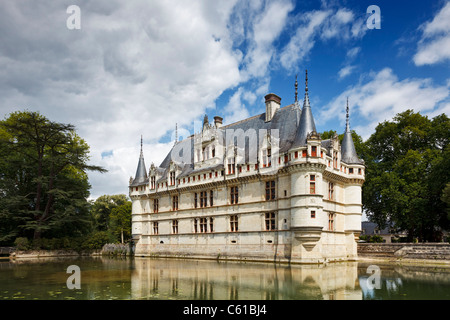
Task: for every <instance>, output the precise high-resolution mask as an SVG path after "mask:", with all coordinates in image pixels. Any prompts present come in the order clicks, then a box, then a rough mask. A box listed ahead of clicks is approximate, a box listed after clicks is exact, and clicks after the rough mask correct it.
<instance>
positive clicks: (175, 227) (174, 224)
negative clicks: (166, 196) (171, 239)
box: [172, 220, 178, 234]
mask: <svg viewBox="0 0 450 320" xmlns="http://www.w3.org/2000/svg"><path fill="white" fill-rule="evenodd" d="M172 233H174V234H177V233H178V220H172Z"/></svg>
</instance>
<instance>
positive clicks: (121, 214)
mask: <svg viewBox="0 0 450 320" xmlns="http://www.w3.org/2000/svg"><path fill="white" fill-rule="evenodd" d="M110 228H111V231H112V233H113V234H114V235H115V236H116V237H117V238H119V237H120V241H121V243H124V240H125V239H129V238H130V237H131V201H127V202H126V203H124V204H122V205H120V206H117V207H115V208H114V209H112V210H111V214H110Z"/></svg>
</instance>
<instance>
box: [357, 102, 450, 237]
mask: <svg viewBox="0 0 450 320" xmlns="http://www.w3.org/2000/svg"><path fill="white" fill-rule="evenodd" d="M449 139H450V120H449V118H448V117H447V116H446V115H445V114H442V115H440V116H437V117H435V118H433V119H432V120H430V119H428V118H427V117H426V116H422V115H420V114H419V113H414V112H413V111H412V110H407V111H405V112H403V113H400V114H397V115H396V116H395V117H394V118H393V121H385V122H383V123H380V124H379V125H378V126H377V127H376V130H375V133H374V134H372V136H371V137H370V138H369V139H368V140H367V141H366V142H365V154H364V160H365V162H366V166H367V168H366V182H365V183H364V185H363V207H364V209H365V210H366V212H367V215H368V217H369V219H370V220H372V221H374V222H376V223H377V224H378V225H380V226H382V227H384V226H387V225H388V224H393V225H395V226H396V227H397V228H399V229H401V230H404V231H407V233H408V237H409V239H410V240H411V239H412V238H414V237H417V238H418V239H419V240H420V241H436V240H439V236H440V232H441V231H442V230H445V229H448V228H449V219H448V217H447V214H446V209H445V203H444V202H443V201H442V199H441V198H442V194H443V190H444V188H445V186H446V184H447V183H448V182H449V181H450V179H449V168H450V148H449V145H448V142H449Z"/></svg>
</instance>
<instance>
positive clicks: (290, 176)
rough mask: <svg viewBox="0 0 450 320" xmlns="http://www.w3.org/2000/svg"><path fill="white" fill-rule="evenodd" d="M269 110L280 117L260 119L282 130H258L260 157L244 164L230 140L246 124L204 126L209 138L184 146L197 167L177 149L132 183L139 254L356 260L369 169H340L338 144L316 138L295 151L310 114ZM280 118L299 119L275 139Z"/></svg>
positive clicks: (204, 136)
mask: <svg viewBox="0 0 450 320" xmlns="http://www.w3.org/2000/svg"><path fill="white" fill-rule="evenodd" d="M266 99H267V96H266ZM280 100H281V99H280ZM278 103H279V101H278ZM267 106H269V107H270V110H268V111H269V112H270V113H271V115H270V116H269V117H267V114H262V115H260V117H259V118H258V119H261V120H258V121H261V122H260V123H265V124H264V125H266V126H267V125H269V124H270V121H272V122H274V123H273V124H272V127H271V132H270V134H266V132H265V131H264V132H263V131H260V132H259V133H260V134H259V136H258V139H259V140H258V141H259V143H258V144H257V145H258V147H257V156H256V157H254V158H253V159H252V157H251V156H249V155H248V154H245V153H242V154H241V155H242V156H241V157H240V156H239V150H238V151H236V149H237V148H236V142H235V140H234V139H231V140H229V141H228V142H227V141H226V138H223V137H222V136H221V134H225V132H227V131H226V130H227V129H230V131H229V133H232V131H231V129H232V128H234V130H236V129H237V127H238V126H239V125H241V124H240V123H238V124H235V125H234V127H233V125H229V126H223V127H222V126H221V122H217V123H215V124H209V123H208V122H207V121H206V119H205V124H204V127H203V130H202V132H200V133H196V134H195V135H193V136H191V137H189V138H187V139H185V140H183V141H181V142H179V143H178V145H181V144H182V143H184V146H185V148H184V151H185V152H186V150H187V149H186V146H190V147H189V149H192V152H193V155H191V158H192V159H193V163H192V164H187V163H186V162H177V161H174V156H173V154H174V152H175V151H172V152H171V153H172V156H171V154H169V155H168V158H166V160H165V161H164V162H163V164H162V165H161V166H160V167H155V166H153V165H152V166H151V168H150V170H149V172H148V176H146V177H145V179H141V180H140V181H141V182H138V183H136V181H137V180H136V179H137V177H136V178H135V181H133V179H131V180H130V198H131V200H132V202H133V206H132V233H133V237H134V239H135V241H136V251H135V254H136V255H137V256H158V257H185V258H206V259H230V260H257V261H275V262H288V263H323V262H329V261H346V260H356V258H357V246H356V239H357V238H358V236H359V233H360V231H361V213H362V204H361V186H362V184H363V182H364V169H365V168H364V164H363V162H362V161H361V162H358V163H345V162H343V161H341V146H340V144H339V141H338V139H337V136H336V137H334V138H332V139H328V140H326V141H322V140H321V139H320V137H319V135H317V134H316V133H315V132H314V131H313V132H309V135H308V139H307V140H306V141H305V143H304V144H303V146H300V147H295V148H291V147H290V145H291V144H290V143H291V142H289V143H288V144H286V143H284V141H283V139H284V137H287V136H288V133H286V132H284V131H283V130H299V129H300V128H299V123H300V122H301V121H300V120H299V117H300V116H301V113H304V112H303V111H302V110H300V108H299V107H298V105H297V104H294V105H290V106H287V107H284V108H280V107H279V104H278V108H277V110H275V111H274V107H276V106H277V104H276V103H273V102H270V103H266V108H267ZM296 108H297V109H298V110H297V109H296ZM283 112H284V113H286V112H293V113H294V114H295V113H297V114H298V115H299V117H297V119H296V118H294V117H292V116H289V115H285V116H283V115H282V113H283ZM277 114H278V115H277ZM256 117H258V116H256ZM276 117H279V118H280V117H285V118H286V119H288V120H286V121H292V124H291V125H290V126H291V127H292V129H289V128H286V127H289V126H287V125H283V126H280V128H279V129H280V132H279V137H277V135H276V134H273V133H274V129H276V128H274V126H275V125H276V123H275V121H281V120H278V118H276ZM272 118H273V119H272ZM250 119H253V118H250ZM255 119H256V118H255ZM255 119H253V120H252V121H256V120H255ZM280 119H281V118H280ZM247 120H248V121H250V120H249V119H245V120H243V123H244V122H246V121H247ZM261 126H262V125H261ZM245 129H246V130H243V131H244V133H247V137H248V136H249V134H248V132H249V130H248V127H246V128H245ZM255 129H256V130H261V127H260V128H255ZM261 132H262V133H261ZM277 133H278V132H277ZM271 134H273V136H272V137H271V136H270V135H271ZM274 137H275V139H274ZM276 139H279V141H277V140H276ZM286 140H288V139H286ZM221 141H223V143H221ZM250 141H251V140H250ZM175 146H177V144H176V145H175ZM180 148H181V147H180ZM174 149H176V148H175V147H174ZM177 152H178V151H177ZM138 171H139V168H138ZM137 174H138V173H137ZM146 174H147V173H146Z"/></svg>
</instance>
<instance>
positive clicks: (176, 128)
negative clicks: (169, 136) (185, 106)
mask: <svg viewBox="0 0 450 320" xmlns="http://www.w3.org/2000/svg"><path fill="white" fill-rule="evenodd" d="M177 142H178V123H176V122H175V144H177Z"/></svg>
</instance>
